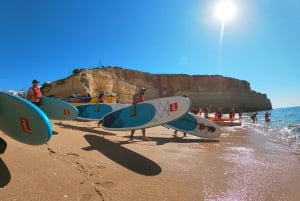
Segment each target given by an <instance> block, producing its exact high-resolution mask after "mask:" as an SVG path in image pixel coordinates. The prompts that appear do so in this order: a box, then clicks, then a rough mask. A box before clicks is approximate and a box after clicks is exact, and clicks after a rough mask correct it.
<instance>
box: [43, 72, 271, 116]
mask: <svg viewBox="0 0 300 201" xmlns="http://www.w3.org/2000/svg"><path fill="white" fill-rule="evenodd" d="M140 87H145V88H146V89H147V91H146V94H145V97H146V99H148V100H149V99H154V98H159V97H166V96H182V95H186V96H188V97H189V98H190V99H191V100H192V102H193V106H195V107H202V108H204V107H209V108H210V109H211V110H214V109H216V108H219V107H221V108H223V109H224V111H228V110H229V109H231V108H236V109H240V108H241V109H242V110H243V111H254V110H267V109H271V108H272V105H271V102H270V100H269V99H268V98H267V95H266V94H261V93H257V92H255V91H253V90H251V88H250V84H249V83H248V82H247V81H244V80H238V79H234V78H229V77H222V76H218V75H213V76H208V75H185V74H150V73H144V72H140V71H135V70H128V69H122V68H117V67H114V68H113V67H102V68H94V69H75V70H74V71H73V75H72V76H70V77H68V78H65V79H61V80H58V81H55V82H53V83H51V84H47V85H44V86H43V92H44V94H45V95H54V96H55V97H58V98H65V97H68V96H70V95H72V94H90V95H91V96H97V95H98V94H99V92H101V91H104V92H106V93H117V94H118V96H119V101H120V102H124V103H130V102H131V98H132V95H133V94H134V93H136V92H137V91H138V89H139V88H140Z"/></svg>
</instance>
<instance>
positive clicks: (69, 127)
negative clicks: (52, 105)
mask: <svg viewBox="0 0 300 201" xmlns="http://www.w3.org/2000/svg"><path fill="white" fill-rule="evenodd" d="M54 124H56V125H58V126H61V127H63V128H66V129H74V130H79V131H83V132H87V133H94V134H98V135H116V134H114V133H108V132H105V131H99V130H95V129H93V128H86V127H81V126H73V125H68V124H64V123H62V122H59V123H54Z"/></svg>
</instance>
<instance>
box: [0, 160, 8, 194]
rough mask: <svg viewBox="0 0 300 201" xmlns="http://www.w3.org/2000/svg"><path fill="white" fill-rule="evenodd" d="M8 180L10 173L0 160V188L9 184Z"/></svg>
mask: <svg viewBox="0 0 300 201" xmlns="http://www.w3.org/2000/svg"><path fill="white" fill-rule="evenodd" d="M10 178H11V176H10V172H9V170H8V168H7V166H6V165H5V163H4V162H3V160H2V159H1V158H0V188H3V187H5V186H6V185H7V184H8V183H9V182H10Z"/></svg>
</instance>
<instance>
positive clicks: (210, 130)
mask: <svg viewBox="0 0 300 201" xmlns="http://www.w3.org/2000/svg"><path fill="white" fill-rule="evenodd" d="M163 126H165V127H168V128H173V129H174V130H178V131H181V132H184V133H188V134H191V135H195V136H198V137H203V138H216V137H219V136H220V134H221V129H220V126H218V125H217V124H215V123H213V122H211V121H209V120H207V119H205V118H203V117H200V116H197V115H195V114H193V113H191V112H188V113H186V114H185V115H184V116H182V117H180V118H178V119H176V120H174V121H171V122H169V123H167V124H164V125H163Z"/></svg>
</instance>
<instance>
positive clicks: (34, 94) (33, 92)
mask: <svg viewBox="0 0 300 201" xmlns="http://www.w3.org/2000/svg"><path fill="white" fill-rule="evenodd" d="M38 84H39V81H37V80H32V87H30V88H29V90H28V92H27V99H28V100H29V101H30V102H32V103H33V104H34V105H36V106H38V107H41V106H42V105H41V99H42V96H43V94H42V91H41V89H40V88H39V86H38Z"/></svg>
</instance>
